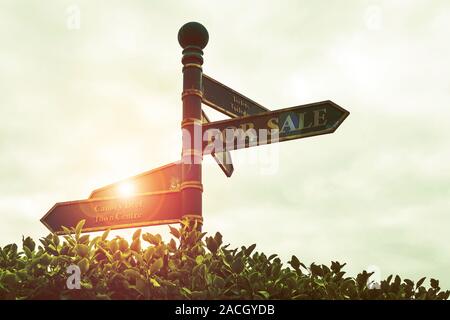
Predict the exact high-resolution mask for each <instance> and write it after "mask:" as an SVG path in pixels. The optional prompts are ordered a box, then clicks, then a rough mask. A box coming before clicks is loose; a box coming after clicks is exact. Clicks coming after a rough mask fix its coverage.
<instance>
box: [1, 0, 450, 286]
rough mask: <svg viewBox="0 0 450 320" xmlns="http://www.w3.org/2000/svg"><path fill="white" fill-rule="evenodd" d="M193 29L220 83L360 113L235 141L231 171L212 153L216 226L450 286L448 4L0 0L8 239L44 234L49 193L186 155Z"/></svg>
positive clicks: (73, 193)
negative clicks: (315, 129) (187, 47)
mask: <svg viewBox="0 0 450 320" xmlns="http://www.w3.org/2000/svg"><path fill="white" fill-rule="evenodd" d="M78 11H79V13H80V21H79V22H80V23H79V26H78V25H77V22H76V21H74V20H72V19H71V18H73V15H74V14H76V13H77V12H78ZM189 21H199V22H201V23H203V24H204V25H205V26H206V28H207V29H208V31H209V34H210V41H209V44H208V46H207V47H206V48H205V50H204V53H205V54H204V58H205V64H204V72H205V73H206V74H208V75H209V76H211V77H213V78H215V79H217V80H219V81H220V82H222V83H224V84H226V85H228V86H230V87H232V88H233V89H235V90H237V91H239V92H241V93H243V94H244V95H246V96H248V97H249V98H251V99H253V100H255V101H257V102H259V103H260V104H262V105H264V106H265V107H267V108H269V109H279V108H285V107H290V106H296V105H301V104H305V103H311V102H316V101H322V100H332V101H334V102H335V103H337V104H339V105H341V106H342V107H344V108H345V109H347V110H349V111H350V113H351V114H350V116H349V117H348V118H347V119H346V120H345V122H344V123H343V124H342V125H341V127H340V128H339V129H338V130H337V131H336V132H335V133H334V134H331V135H325V136H319V137H313V138H307V139H303V140H295V141H290V142H283V143H280V144H278V145H269V146H262V147H258V148H254V149H248V150H239V151H233V152H232V157H233V161H234V166H235V172H234V174H233V176H232V177H231V178H226V177H225V175H224V174H223V173H222V171H221V170H220V169H219V168H218V167H217V166H216V165H215V162H214V161H213V160H212V159H211V158H205V160H206V161H205V162H206V163H205V165H204V171H203V177H204V179H203V183H204V188H205V192H204V197H203V201H204V213H203V214H204V219H205V227H204V229H205V231H208V232H210V233H215V232H216V231H220V232H221V233H222V234H223V235H224V240H225V241H226V242H229V243H231V244H232V245H233V246H241V245H250V244H252V243H256V244H257V245H258V246H257V248H258V249H259V250H263V251H265V252H267V253H268V254H271V253H279V254H280V255H281V257H282V258H283V259H284V260H287V259H289V258H290V256H291V255H292V254H295V255H297V256H298V257H299V259H300V260H302V261H303V262H305V263H306V264H309V263H311V262H316V263H324V264H329V263H330V261H331V260H338V261H340V262H347V263H348V266H347V267H346V270H347V271H348V272H349V273H350V274H352V275H354V274H355V272H357V271H361V270H363V269H365V268H367V267H368V266H377V267H378V268H379V269H380V271H381V277H383V278H384V277H387V276H388V275H389V274H391V273H395V274H399V275H401V276H402V277H409V278H413V279H418V278H420V277H422V276H431V277H436V278H439V279H440V280H441V284H442V287H444V288H447V289H448V288H450V272H449V271H450V243H449V240H448V238H449V236H448V230H449V226H450V144H449V141H450V127H449V122H450V120H449V119H450V95H449V93H450V60H449V57H450V43H449V41H448V34H449V32H450V2H449V1H446V0H442V1H438V0H431V1H430V0H428V1H425V0H423V1H419V0H416V1H411V0H388V1H378V0H371V1H363V0H358V1H356V0H355V1H348V0H346V1H344V0H342V1H325V0H321V1H317V0H315V1H189V2H188V1H158V2H156V1H144V0H142V1H127V2H125V1H119V0H116V1H93V0H89V1H87V0H86V1H76V0H72V1H61V0H59V1H56V0H55V1H29V0H27V1H25V0H20V1H19V0H11V1H5V0H1V3H0V41H1V44H2V45H1V49H0V70H1V72H0V108H1V115H2V116H1V118H0V122H1V126H0V148H1V154H2V157H1V158H0V175H1V183H0V192H1V196H0V215H1V216H0V221H1V224H0V245H2V246H4V245H6V244H7V243H10V242H20V239H21V237H22V234H23V235H30V236H33V237H35V238H38V237H41V236H45V235H46V234H47V232H48V231H47V229H46V228H45V227H44V226H43V225H42V224H41V223H40V222H39V219H40V218H41V217H42V216H43V215H44V214H45V213H46V212H47V210H48V209H50V208H51V207H52V206H53V204H54V203H55V202H61V201H69V200H77V199H83V198H86V197H88V195H89V194H90V192H91V191H92V190H93V189H95V188H97V187H101V186H102V185H105V184H109V183H111V182H115V181H116V180H118V179H122V178H126V177H128V176H131V175H134V174H138V173H140V172H143V171H147V170H150V169H152V168H155V167H158V166H161V165H164V164H166V163H169V162H173V161H175V160H178V159H179V157H180V151H181V140H180V138H181V131H180V120H181V99H180V97H181V96H180V94H181V86H182V74H181V62H180V60H181V48H180V47H179V45H178V42H177V32H178V29H179V28H180V27H181V26H182V25H183V24H184V23H186V22H189ZM78 27H79V28H78ZM204 110H206V112H207V113H208V114H209V115H210V116H211V118H213V119H223V118H224V117H223V116H221V115H218V114H217V113H214V112H210V108H209V107H207V106H204ZM167 229H168V228H167V226H163V227H149V228H146V231H149V232H163V233H164V235H166V238H167V232H166V230H167ZM129 233H130V231H117V232H116V234H121V235H128V234H129Z"/></svg>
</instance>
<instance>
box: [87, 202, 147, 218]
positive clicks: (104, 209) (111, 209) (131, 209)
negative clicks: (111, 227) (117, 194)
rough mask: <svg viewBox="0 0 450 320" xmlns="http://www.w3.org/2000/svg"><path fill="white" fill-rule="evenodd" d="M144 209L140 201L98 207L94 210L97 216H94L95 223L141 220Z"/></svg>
mask: <svg viewBox="0 0 450 320" xmlns="http://www.w3.org/2000/svg"><path fill="white" fill-rule="evenodd" d="M143 208H144V202H143V201H142V200H128V201H126V200H125V201H121V202H118V203H114V204H109V205H98V206H96V207H95V208H94V210H95V212H96V213H98V215H96V216H95V222H112V221H121V220H134V219H138V218H141V217H142V215H143V213H142V209H143Z"/></svg>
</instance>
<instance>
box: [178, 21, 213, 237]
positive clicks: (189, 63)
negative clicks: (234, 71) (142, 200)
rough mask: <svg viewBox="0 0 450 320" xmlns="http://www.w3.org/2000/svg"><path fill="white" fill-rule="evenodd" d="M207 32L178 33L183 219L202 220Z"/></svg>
mask: <svg viewBox="0 0 450 320" xmlns="http://www.w3.org/2000/svg"><path fill="white" fill-rule="evenodd" d="M208 39H209V36H208V31H207V30H206V28H205V27H204V26H203V25H201V24H200V23H197V22H189V23H186V24H185V25H184V26H182V27H181V29H180V31H179V32H178V42H179V43H180V45H181V47H182V48H183V58H182V60H181V62H182V63H183V93H182V100H183V120H182V122H181V128H182V136H183V149H182V154H181V161H182V165H181V187H180V188H181V199H182V214H183V217H186V218H189V219H192V220H197V221H199V222H200V223H199V224H198V227H199V229H200V226H201V222H202V221H203V219H202V193H203V185H202V157H203V156H202V106H201V104H202V94H203V93H202V65H203V51H202V49H203V48H205V46H206V44H207V43H208Z"/></svg>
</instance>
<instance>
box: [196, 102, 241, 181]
mask: <svg viewBox="0 0 450 320" xmlns="http://www.w3.org/2000/svg"><path fill="white" fill-rule="evenodd" d="M209 122H210V121H209V118H208V116H207V115H206V113H205V112H204V111H203V110H202V123H209ZM212 156H213V157H214V159H215V160H216V162H217V164H218V165H219V167H220V169H222V171H223V173H225V175H226V176H227V177H228V178H229V177H231V175H232V174H233V171H234V166H233V161H232V160H231V154H230V152H229V151H225V152H217V153H212Z"/></svg>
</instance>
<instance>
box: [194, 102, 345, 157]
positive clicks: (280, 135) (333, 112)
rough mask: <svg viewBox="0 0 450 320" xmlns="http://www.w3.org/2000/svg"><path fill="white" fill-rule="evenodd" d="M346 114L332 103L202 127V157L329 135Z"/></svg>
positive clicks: (316, 104)
mask: <svg viewBox="0 0 450 320" xmlns="http://www.w3.org/2000/svg"><path fill="white" fill-rule="evenodd" d="M348 115H349V112H348V111H347V110H345V109H343V108H341V107H340V106H338V105H337V104H335V103H334V102H332V101H323V102H317V103H311V104H306V105H302V106H298V107H292V108H286V109H280V110H275V111H270V112H265V113H262V114H259V115H252V116H245V117H240V118H235V119H227V120H222V121H216V122H211V123H208V124H205V125H203V138H204V141H203V153H204V154H208V153H211V152H220V151H224V150H226V151H230V150H235V149H241V148H248V147H252V146H257V145H263V144H268V143H275V142H282V141H287V140H293V139H300V138H306V137H311V136H317V135H322V134H327V133H333V132H334V131H335V130H336V129H337V128H338V127H339V126H340V124H341V123H342V122H343V121H344V120H345V118H347V116H348Z"/></svg>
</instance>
